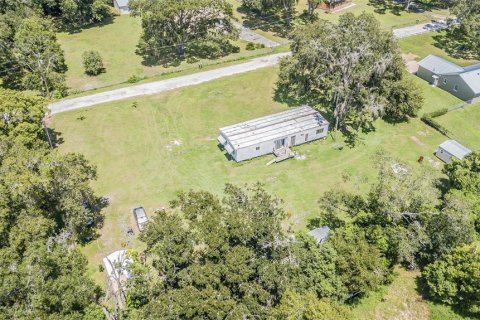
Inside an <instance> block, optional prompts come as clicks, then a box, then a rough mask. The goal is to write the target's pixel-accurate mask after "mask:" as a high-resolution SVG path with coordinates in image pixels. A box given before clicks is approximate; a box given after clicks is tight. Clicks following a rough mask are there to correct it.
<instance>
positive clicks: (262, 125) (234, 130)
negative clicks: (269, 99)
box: [218, 106, 329, 162]
mask: <svg viewBox="0 0 480 320" xmlns="http://www.w3.org/2000/svg"><path fill="white" fill-rule="evenodd" d="M328 125H329V123H328V121H327V120H325V118H324V117H323V116H322V115H321V114H320V113H319V112H318V111H316V110H314V109H312V108H311V107H309V106H302V107H298V108H295V109H291V110H288V111H284V112H280V113H276V114H273V115H269V116H266V117H262V118H258V119H254V120H250V121H246V122H242V123H239V124H235V125H232V126H228V127H224V128H221V129H220V135H219V136H218V142H219V143H220V145H222V146H223V148H225V150H226V151H227V152H228V154H229V155H230V156H231V157H232V159H234V160H235V161H237V162H239V161H243V160H248V159H252V158H255V157H259V156H262V155H265V154H270V153H273V152H275V151H276V150H279V149H282V148H288V147H292V146H297V145H300V144H303V143H306V142H310V141H314V140H318V139H321V138H324V137H326V136H327V133H328Z"/></svg>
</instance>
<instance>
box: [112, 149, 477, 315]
mask: <svg viewBox="0 0 480 320" xmlns="http://www.w3.org/2000/svg"><path fill="white" fill-rule="evenodd" d="M377 166H378V177H377V178H378V179H377V180H376V181H377V182H376V183H374V184H373V185H372V186H371V189H370V191H369V192H367V193H366V195H364V194H359V193H351V192H346V191H344V190H342V189H333V190H331V191H329V192H327V193H325V194H324V195H323V196H322V197H321V198H320V199H319V204H320V211H319V212H320V213H319V215H318V216H317V217H316V218H314V219H312V220H311V221H310V227H311V228H314V227H318V226H325V225H327V226H329V227H330V228H331V229H332V231H331V232H330V235H329V237H328V239H327V241H325V242H323V243H321V244H318V243H317V242H316V241H315V239H314V238H313V237H312V236H310V235H308V234H306V233H303V232H298V233H291V232H286V231H285V228H284V227H283V226H282V223H283V222H284V220H285V217H286V213H285V211H284V210H283V209H282V202H281V201H280V200H279V199H276V198H274V197H272V196H271V195H269V194H268V193H267V192H266V191H265V190H264V189H263V188H262V187H261V186H260V185H255V186H252V187H250V188H246V189H242V188H238V187H236V186H232V185H227V186H226V188H225V191H224V196H223V198H218V197H217V196H215V195H213V194H211V193H208V192H204V191H198V192H194V191H191V192H188V193H181V194H180V195H179V196H178V198H177V199H175V200H174V201H172V203H171V209H169V210H162V211H159V212H157V213H156V215H155V216H154V218H153V221H151V223H150V224H149V225H148V227H147V229H146V231H145V232H143V233H142V234H141V236H140V239H141V240H142V241H144V242H145V244H146V246H147V248H146V250H145V252H144V253H145V256H143V255H142V259H139V258H138V255H133V256H134V261H135V262H134V263H133V265H132V271H133V273H132V277H131V280H130V282H129V288H128V289H127V305H128V308H127V309H126V310H124V311H123V314H122V318H129V319H219V318H221V319H224V318H231V319H250V318H252V319H312V320H313V319H349V304H350V303H351V302H354V301H356V300H358V299H361V298H362V297H363V296H364V295H366V294H368V293H369V292H372V291H374V290H376V289H378V288H380V287H381V286H382V285H385V284H388V283H389V282H390V281H391V280H392V279H393V278H394V276H395V275H394V272H393V269H394V267H395V266H398V265H402V266H404V267H405V268H408V269H420V270H422V276H423V279H424V280H425V282H426V284H427V289H428V295H429V297H430V298H431V299H433V300H436V301H440V302H443V303H447V304H450V305H452V306H454V307H455V308H457V309H458V310H460V311H462V312H465V313H470V314H476V313H478V312H479V311H480V309H479V308H480V299H479V298H480V273H479V272H478V270H480V269H479V267H480V265H479V263H480V252H479V251H478V244H475V240H476V238H477V236H478V231H479V230H480V154H479V153H474V154H472V155H470V156H468V157H467V158H466V159H465V160H464V161H453V162H452V163H451V164H449V165H447V166H446V167H445V169H444V173H445V174H446V176H447V177H448V179H447V180H445V179H439V178H438V177H437V176H436V175H434V173H432V172H431V171H430V170H427V169H426V168H423V169H421V170H420V172H417V170H416V169H412V168H409V167H408V166H406V165H404V164H402V163H400V162H398V161H395V160H393V159H391V158H388V157H386V156H382V155H380V154H379V155H378V164H377ZM145 257H146V261H147V262H146V263H145Z"/></svg>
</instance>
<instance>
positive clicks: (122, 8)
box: [113, 0, 130, 15]
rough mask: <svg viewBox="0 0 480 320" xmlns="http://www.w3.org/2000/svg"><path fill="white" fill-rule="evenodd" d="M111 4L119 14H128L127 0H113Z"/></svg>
mask: <svg viewBox="0 0 480 320" xmlns="http://www.w3.org/2000/svg"><path fill="white" fill-rule="evenodd" d="M113 6H114V7H115V9H117V10H118V11H119V12H120V14H122V15H123V14H130V7H129V6H128V0H113Z"/></svg>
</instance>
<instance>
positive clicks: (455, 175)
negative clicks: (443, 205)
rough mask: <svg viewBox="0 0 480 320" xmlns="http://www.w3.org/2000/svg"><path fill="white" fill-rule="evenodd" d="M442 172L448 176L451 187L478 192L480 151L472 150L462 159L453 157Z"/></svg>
mask: <svg viewBox="0 0 480 320" xmlns="http://www.w3.org/2000/svg"><path fill="white" fill-rule="evenodd" d="M443 172H444V173H445V174H446V175H447V176H448V179H449V183H450V186H451V188H453V189H457V190H461V191H462V192H465V193H467V192H471V193H475V194H477V195H479V194H480V152H473V153H471V154H469V155H468V156H466V157H465V158H464V159H463V160H457V159H454V158H453V159H452V161H451V162H450V163H448V164H447V165H445V167H444V169H443Z"/></svg>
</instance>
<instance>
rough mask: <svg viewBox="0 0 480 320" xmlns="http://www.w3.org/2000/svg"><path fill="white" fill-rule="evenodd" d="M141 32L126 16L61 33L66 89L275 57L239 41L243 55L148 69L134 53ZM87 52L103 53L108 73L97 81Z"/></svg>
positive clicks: (87, 87) (97, 78)
mask: <svg viewBox="0 0 480 320" xmlns="http://www.w3.org/2000/svg"><path fill="white" fill-rule="evenodd" d="M141 32H142V30H141V24H140V19H139V18H133V17H130V16H128V15H127V16H118V17H115V18H114V19H113V20H112V22H111V23H106V24H103V25H97V26H91V27H89V28H86V29H82V30H79V32H76V33H59V34H58V40H59V42H60V45H61V46H62V49H63V50H64V51H65V60H66V63H67V66H68V71H67V73H66V76H67V85H68V86H69V87H70V88H72V89H75V90H90V89H95V88H101V87H106V86H112V85H116V84H119V83H123V82H125V81H127V79H128V78H129V77H130V76H132V75H136V76H138V77H141V78H143V77H152V76H157V75H159V74H163V73H171V72H176V71H182V70H188V69H198V66H199V64H202V65H203V66H205V65H208V64H211V63H220V62H226V61H232V60H237V59H240V58H248V57H253V56H255V55H259V54H269V53H272V49H268V48H265V49H259V50H253V51H248V50H245V46H246V43H247V42H245V41H236V42H235V44H236V45H237V46H239V47H240V49H241V51H240V52H239V53H234V54H230V55H228V56H226V57H223V58H220V59H216V60H209V59H204V60H202V61H199V62H197V63H187V62H183V63H181V64H180V65H178V66H170V67H165V66H162V65H145V64H144V63H143V58H142V57H141V56H139V55H138V54H136V53H135V50H136V48H137V44H138V41H139V39H140V35H141ZM86 50H96V51H98V52H99V53H100V55H101V56H102V58H103V62H104V65H105V69H106V72H105V73H102V74H100V75H98V76H96V77H90V76H87V75H86V74H85V73H84V68H83V64H82V54H83V52H84V51H86Z"/></svg>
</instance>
